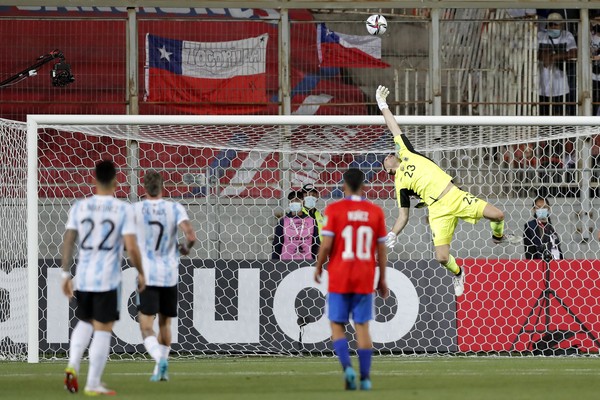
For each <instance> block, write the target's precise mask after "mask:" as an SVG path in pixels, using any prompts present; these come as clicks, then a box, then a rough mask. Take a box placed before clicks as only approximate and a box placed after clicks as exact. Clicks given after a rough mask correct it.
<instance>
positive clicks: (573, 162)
mask: <svg viewBox="0 0 600 400" xmlns="http://www.w3.org/2000/svg"><path fill="white" fill-rule="evenodd" d="M398 121H399V122H400V124H401V125H402V128H403V130H404V132H405V133H406V134H407V136H408V137H409V139H410V140H411V141H412V142H413V144H414V146H415V148H416V149H417V150H418V151H420V152H422V153H423V154H425V155H427V156H428V157H430V158H431V159H433V160H435V161H436V162H437V163H438V164H439V165H440V166H441V167H442V168H443V169H445V170H446V171H447V172H448V173H449V174H450V175H451V176H453V177H454V178H455V180H454V182H455V183H456V184H457V185H458V186H460V187H461V188H462V189H464V190H467V191H469V192H471V193H472V194H474V195H476V196H478V197H480V198H482V199H485V200H487V201H489V202H490V203H492V204H494V205H496V206H497V207H499V208H501V209H502V210H503V211H504V212H505V215H506V226H507V230H509V231H511V232H512V233H514V234H516V235H518V236H522V235H523V232H524V229H525V226H526V224H528V223H531V221H533V222H534V224H536V223H537V222H536V221H535V218H534V217H533V213H534V207H533V202H534V199H535V198H536V197H537V196H542V197H545V198H546V199H547V204H549V205H550V212H551V214H550V221H551V224H552V226H553V227H554V229H555V231H556V235H555V236H553V237H552V240H553V241H556V238H558V239H559V240H560V249H558V246H556V248H557V249H558V251H559V253H560V254H559V255H557V256H556V258H559V259H557V260H554V259H552V260H550V261H549V262H547V263H546V262H544V261H543V260H529V259H526V250H527V251H528V252H534V253H536V252H537V251H538V250H540V249H538V247H537V245H536V246H534V247H533V248H531V247H530V248H528V249H525V248H524V246H523V245H522V244H519V245H516V246H512V245H507V246H494V245H493V244H492V243H491V241H490V230H489V225H488V224H487V223H484V222H479V223H478V224H476V225H471V224H467V223H464V222H461V223H459V224H458V227H457V229H456V231H455V235H454V241H453V242H452V246H451V249H452V254H453V255H454V256H455V257H456V258H457V260H458V261H459V263H460V264H461V265H462V266H463V267H464V270H465V271H466V274H467V275H466V290H465V294H464V295H463V296H461V297H459V298H456V297H455V296H454V292H453V288H452V283H451V276H450V275H449V273H448V272H447V271H446V270H445V269H444V268H443V267H441V266H440V265H439V264H438V263H437V262H436V261H435V260H434V259H433V258H434V257H433V255H434V253H433V245H432V241H431V233H430V230H429V227H428V223H427V209H426V208H413V209H411V217H410V221H409V225H408V226H407V227H406V229H405V230H404V231H403V232H402V234H401V235H400V243H399V244H398V245H397V246H396V247H395V248H394V250H393V251H391V252H390V255H389V259H390V261H389V267H388V284H389V285H390V289H391V292H392V294H391V296H390V298H388V299H386V300H382V299H380V298H377V299H376V302H375V306H376V317H375V320H374V321H373V323H372V326H371V331H372V336H373V341H374V346H375V348H376V350H377V351H378V352H379V353H381V354H465V353H467V354H469V353H478V354H544V355H548V354H556V355H559V354H595V353H597V351H598V349H599V348H600V344H599V343H600V342H599V341H598V335H599V332H600V321H599V320H598V317H597V316H598V315H600V305H599V304H598V302H597V298H598V296H599V295H600V293H599V292H598V289H597V285H596V282H597V281H598V279H599V278H600V276H599V275H600V262H598V261H597V258H598V255H599V254H598V253H599V249H598V241H597V240H596V238H595V232H594V227H595V226H596V225H597V223H596V219H597V216H596V214H595V213H594V212H593V211H592V210H594V209H595V208H596V206H597V203H598V200H597V195H598V190H597V189H598V185H597V183H598V174H597V170H596V169H595V162H596V159H597V154H598V152H597V147H596V146H595V144H594V143H595V142H594V141H595V139H596V135H597V133H598V127H597V126H595V125H593V124H594V123H596V120H595V119H585V118H577V117H574V118H571V119H569V118H560V119H553V118H543V119H539V118H518V117H510V118H501V117H491V118H486V117H475V118H473V117H399V118H398ZM27 129H28V130H27ZM26 131H27V135H28V138H29V144H30V147H29V162H27V154H26V153H25V151H24V146H25V144H24V143H25V142H24V137H25V132H26ZM0 132H1V133H0V134H1V135H2V138H3V139H4V140H3V141H2V146H3V150H4V149H6V151H3V157H4V160H3V161H4V162H3V163H2V165H3V168H4V169H6V170H7V171H8V172H7V174H3V177H2V179H3V182H4V183H3V186H2V194H3V199H2V201H3V203H2V204H3V205H5V206H6V207H3V213H4V214H5V217H3V218H2V219H1V220H0V224H2V234H3V235H4V236H5V237H4V240H3V241H2V246H3V247H2V257H3V258H2V266H3V270H2V272H1V273H0V357H2V358H24V357H26V356H27V355H28V356H29V359H30V361H35V360H36V358H37V355H38V354H39V355H40V357H42V358H44V359H48V358H53V357H57V356H61V355H63V354H64V353H65V352H66V351H67V350H68V342H69V335H70V332H71V329H72V328H73V326H74V324H75V319H74V310H73V304H70V303H69V302H68V301H67V299H66V298H65V297H64V296H63V295H62V293H61V288H60V282H61V278H60V268H59V265H60V245H61V243H62V235H63V233H64V226H65V222H66V218H67V213H68V210H69V208H70V206H71V205H72V204H73V202H74V201H75V200H76V199H79V198H83V197H85V196H89V195H91V194H92V193H93V169H94V165H95V163H96V162H98V161H99V160H101V159H111V160H113V161H114V162H115V163H116V164H117V165H118V167H119V172H118V180H119V183H120V186H119V189H118V191H117V193H116V196H118V197H119V198H123V199H129V200H130V201H137V200H138V199H139V198H140V196H141V195H142V194H143V189H142V188H141V185H140V181H141V177H142V175H143V174H144V172H145V171H147V170H149V169H154V170H158V171H160V172H161V173H162V174H163V176H164V178H165V191H164V195H165V197H167V198H170V199H173V200H176V201H178V202H181V203H182V204H183V205H184V206H185V207H186V208H187V210H188V213H189V215H190V218H191V222H192V224H193V226H194V228H195V229H196V231H197V235H198V237H199V241H198V244H197V246H196V247H195V248H194V249H193V251H192V253H191V255H190V257H185V258H182V262H181V265H180V269H179V272H180V282H179V292H180V297H179V312H178V318H176V319H175V320H174V321H173V327H172V328H173V332H174V334H173V345H172V348H173V352H174V353H176V354H177V355H179V356H182V357H183V356H196V355H213V354H218V355H231V354H261V355H262V354H311V355H321V354H330V353H331V351H332V348H331V344H330V343H329V336H330V330H329V326H328V321H327V318H326V315H325V314H324V308H325V294H326V286H325V285H316V284H315V283H314V282H313V280H312V276H313V267H312V266H313V265H314V262H311V261H282V260H274V259H273V241H274V232H275V227H276V226H277V224H278V223H279V219H280V218H281V217H282V215H285V213H286V212H287V207H288V201H287V194H288V192H289V191H290V190H298V189H301V188H302V187H303V186H304V185H307V184H310V185H313V186H314V187H315V188H316V189H317V191H318V193H319V196H320V199H319V200H318V203H317V208H318V209H319V210H321V211H322V210H323V209H324V208H325V206H326V205H327V204H329V203H331V202H332V201H335V200H336V199H339V198H341V197H342V196H343V193H342V191H341V176H342V173H343V171H344V170H346V169H347V168H349V167H357V168H361V169H362V170H363V171H364V172H365V175H366V178H367V183H366V196H367V197H368V198H369V199H370V200H373V201H374V202H376V203H377V204H379V205H380V206H382V207H383V208H384V210H385V212H386V218H387V220H386V222H387V225H388V228H389V227H391V225H392V224H393V222H394V219H395V217H396V216H397V205H396V204H397V203H396V199H395V193H394V187H393V182H392V181H391V179H390V178H389V177H388V176H387V174H386V173H385V171H383V170H382V167H381V162H382V160H383V158H384V157H385V156H386V155H387V154H389V153H391V152H392V151H393V149H394V147H393V141H392V138H391V135H390V133H389V132H388V131H387V129H386V128H385V126H384V125H383V119H382V118H381V117H343V118H338V117H314V116H312V117H305V116H291V117H289V116H288V117H283V116H282V117H262V116H261V117H236V116H224V117H197V116H176V117H170V116H30V118H29V123H28V127H26V126H25V125H24V124H17V123H12V122H9V121H2V122H1V123H0ZM27 169H29V172H28V174H27V177H28V178H29V188H30V190H29V192H28V194H29V197H28V199H29V200H28V201H27V202H26V201H25V199H26V198H25V193H26V192H27V191H26V190H25V189H26V186H25V182H26V179H25V177H26V175H25V171H26V170H27ZM416 203H417V200H416V199H414V200H413V203H412V205H415V204H416ZM9 207H12V208H9ZM26 208H27V212H28V214H27V215H28V224H29V226H30V227H33V228H30V229H28V230H27V231H24V230H25V226H26V225H25V209H26ZM4 210H6V211H4ZM32 221H33V223H34V224H33V225H32ZM533 226H534V229H537V228H535V227H536V226H537V225H533ZM35 227H37V229H35ZM26 234H27V238H26V237H25V236H26ZM556 243H557V244H558V242H556ZM25 244H28V246H27V249H25ZM549 250H551V254H552V255H553V256H554V255H555V253H556V250H554V249H553V248H549ZM27 251H28V258H27V257H26V256H27ZM534 256H535V255H534ZM27 259H28V260H29V270H28V272H29V274H28V273H27V271H26V268H25V265H26V260H27ZM134 276H135V273H134V270H133V269H132V268H129V267H128V266H127V265H125V266H124V270H123V287H122V291H121V293H122V297H121V313H120V314H121V318H120V320H119V322H118V323H117V324H116V325H115V329H114V337H115V339H116V341H115V342H114V345H113V348H112V351H113V353H115V354H118V355H119V356H121V357H131V356H136V355H141V354H144V349H143V345H142V338H141V334H140V332H139V327H138V325H137V323H136V320H135V315H136V307H135V304H134V300H133V299H134V296H135V279H134ZM26 293H29V303H28V301H27V294H26ZM7 310H9V311H7ZM28 317H29V318H28ZM25 326H28V327H29V329H28V330H25V329H24V327H25ZM348 331H349V332H350V334H353V332H354V331H353V328H352V326H351V325H349V326H348Z"/></svg>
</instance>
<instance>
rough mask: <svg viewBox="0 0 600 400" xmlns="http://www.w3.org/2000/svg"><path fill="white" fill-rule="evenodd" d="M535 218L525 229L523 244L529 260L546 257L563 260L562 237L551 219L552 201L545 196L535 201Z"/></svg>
mask: <svg viewBox="0 0 600 400" xmlns="http://www.w3.org/2000/svg"><path fill="white" fill-rule="evenodd" d="M533 216H534V219H532V220H531V221H528V222H527V223H526V224H525V227H524V230H523V245H524V247H525V258H526V259H527V260H543V259H544V252H546V255H547V258H546V259H553V260H562V259H563V253H562V250H561V248H560V239H559V238H558V234H557V233H556V230H555V229H554V227H553V226H552V223H551V221H550V203H548V200H546V199H545V198H543V197H537V198H536V199H535V201H534V202H533Z"/></svg>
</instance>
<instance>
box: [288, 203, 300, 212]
mask: <svg viewBox="0 0 600 400" xmlns="http://www.w3.org/2000/svg"><path fill="white" fill-rule="evenodd" d="M300 210H302V203H298V202H294V203H290V211H291V212H293V213H297V212H299V211H300Z"/></svg>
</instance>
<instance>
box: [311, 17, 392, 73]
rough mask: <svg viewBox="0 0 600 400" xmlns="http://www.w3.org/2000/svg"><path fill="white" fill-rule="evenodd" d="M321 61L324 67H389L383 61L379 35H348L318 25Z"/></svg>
mask: <svg viewBox="0 0 600 400" xmlns="http://www.w3.org/2000/svg"><path fill="white" fill-rule="evenodd" d="M317 51H318V52H319V63H320V65H321V67H322V68H324V67H341V68H387V67H389V66H390V65H389V64H387V63H385V62H383V61H381V38H379V37H377V36H371V35H366V36H359V35H346V34H344V33H338V32H334V31H332V30H330V29H328V28H327V27H326V26H325V24H318V25H317Z"/></svg>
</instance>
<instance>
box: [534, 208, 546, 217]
mask: <svg viewBox="0 0 600 400" xmlns="http://www.w3.org/2000/svg"><path fill="white" fill-rule="evenodd" d="M548 215H550V211H548V209H547V208H539V209H537V210H535V217H536V218H537V219H548Z"/></svg>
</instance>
